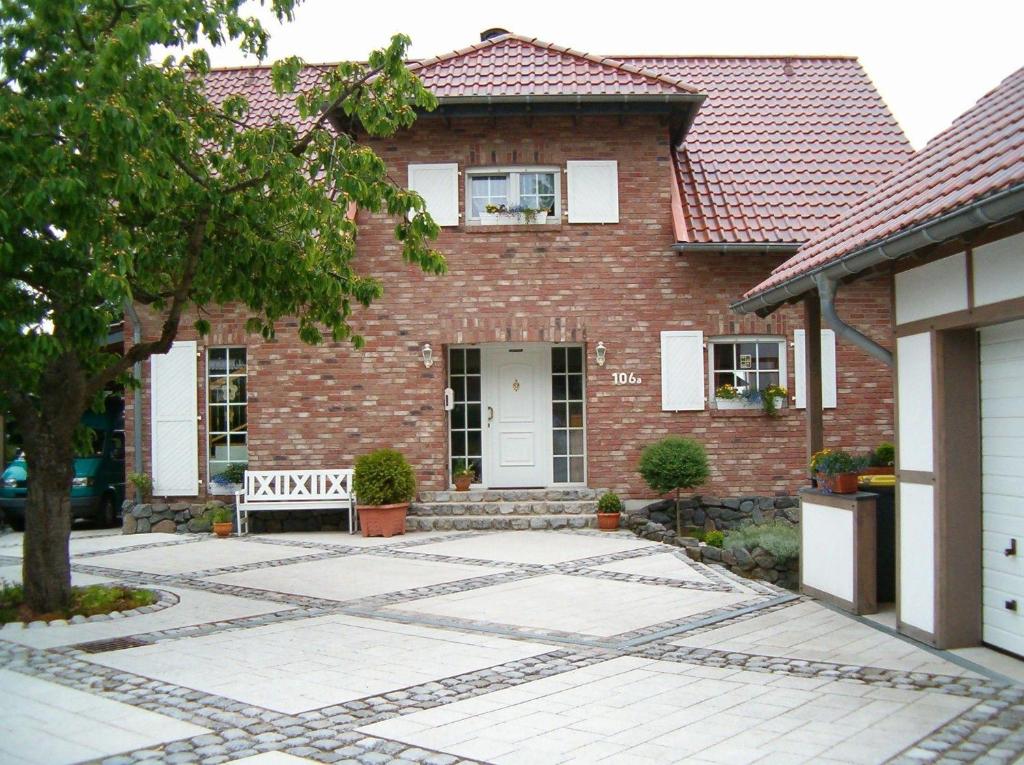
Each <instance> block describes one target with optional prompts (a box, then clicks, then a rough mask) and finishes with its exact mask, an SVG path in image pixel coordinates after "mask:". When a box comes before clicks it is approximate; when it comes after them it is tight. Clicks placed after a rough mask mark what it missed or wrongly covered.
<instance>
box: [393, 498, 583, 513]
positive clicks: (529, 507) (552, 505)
mask: <svg viewBox="0 0 1024 765" xmlns="http://www.w3.org/2000/svg"><path fill="white" fill-rule="evenodd" d="M596 512H597V502H596V501H595V500H592V499H584V500H573V501H564V500H563V501H557V502H413V503H412V504H411V505H409V515H415V516H419V517H428V516H448V515H473V516H478V515H498V516H502V515H593V514H594V513H596Z"/></svg>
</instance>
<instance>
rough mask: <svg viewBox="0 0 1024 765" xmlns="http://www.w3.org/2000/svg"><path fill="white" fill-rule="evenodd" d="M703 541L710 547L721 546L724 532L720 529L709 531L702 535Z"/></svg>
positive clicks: (723, 541) (723, 540)
mask: <svg viewBox="0 0 1024 765" xmlns="http://www.w3.org/2000/svg"><path fill="white" fill-rule="evenodd" d="M704 542H705V544H709V545H711V546H712V547H721V546H722V545H723V544H724V543H725V534H723V533H722V532H721V531H709V532H708V533H707V534H705V535H704Z"/></svg>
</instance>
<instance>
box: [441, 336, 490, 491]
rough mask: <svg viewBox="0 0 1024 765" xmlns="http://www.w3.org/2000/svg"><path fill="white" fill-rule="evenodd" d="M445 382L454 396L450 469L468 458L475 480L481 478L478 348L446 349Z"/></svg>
mask: <svg viewBox="0 0 1024 765" xmlns="http://www.w3.org/2000/svg"><path fill="white" fill-rule="evenodd" d="M448 386H449V387H450V388H451V389H452V392H453V393H454V397H455V401H456V404H455V407H454V408H453V409H452V410H451V412H449V416H448V428H449V441H450V444H451V453H450V456H451V465H452V470H453V471H454V469H455V468H456V467H461V460H462V459H463V458H465V459H468V460H469V461H470V462H471V464H473V465H474V466H475V469H476V482H477V483H479V482H480V481H482V480H483V478H482V476H483V473H482V470H481V467H482V464H481V463H482V460H481V457H482V455H483V434H482V433H481V431H480V418H481V411H480V410H481V404H480V349H479V348H449V349H448Z"/></svg>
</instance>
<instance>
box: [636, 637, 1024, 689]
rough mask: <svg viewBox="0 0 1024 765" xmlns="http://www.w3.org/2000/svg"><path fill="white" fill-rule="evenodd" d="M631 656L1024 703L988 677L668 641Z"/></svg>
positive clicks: (1003, 684)
mask: <svg viewBox="0 0 1024 765" xmlns="http://www.w3.org/2000/svg"><path fill="white" fill-rule="evenodd" d="M634 655H638V656H643V657H645V658H648V659H656V660H657V661H671V662H676V663H679V664H699V665H701V666H705V667H719V668H722V669H742V670H748V671H752V672H771V673H772V674H779V675H792V676H794V677H809V678H818V679H824V680H857V681H859V682H862V683H867V684H868V685H874V686H879V687H882V688H898V689H900V690H907V691H933V692H938V693H946V694H949V695H951V696H965V697H968V698H974V699H980V700H989V699H999V700H1002V701H1006V702H1008V703H1010V704H1021V703H1022V702H1024V686H1022V685H1010V684H1007V683H1003V682H1000V681H996V680H990V679H988V678H973V677H953V676H952V675H935V674H930V673H927V672H904V671H902V670H896V669H884V668H881V667H870V666H861V665H856V664H836V663H834V662H824V661H810V660H807V659H792V658H789V657H786V656H763V655H760V654H751V653H739V652H734V651H719V650H715V649H713V648H692V647H687V646H673V645H671V644H665V643H662V644H660V645H659V644H650V645H648V646H645V647H643V648H641V649H640V650H638V651H636V652H635V653H634Z"/></svg>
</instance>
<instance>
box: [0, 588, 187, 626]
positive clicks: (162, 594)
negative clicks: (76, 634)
mask: <svg viewBox="0 0 1024 765" xmlns="http://www.w3.org/2000/svg"><path fill="white" fill-rule="evenodd" d="M135 589H140V590H149V591H150V592H152V593H153V594H154V595H156V597H157V600H156V603H152V604H150V605H148V606H139V607H138V608H132V609H129V610H127V611H111V612H110V613H109V614H93V615H92V616H83V615H82V614H76V615H75V616H72V617H71V618H70V619H52V620H51V621H48V622H46V621H42V620H40V621H35V622H7V624H0V632H3V631H5V630H16V629H26V630H31V629H38V628H39V627H67V626H68V625H71V624H92V623H94V622H110V621H115V620H118V619H126V618H128V617H130V616H142V615H143V614H152V613H156V612H157V611H163V610H164V609H165V608H170V607H171V606H176V605H178V603H179V602H180V601H181V598H179V597H178V596H177V595H175V594H174V593H173V592H168V591H167V590H158V589H155V588H153V587H137V588H135Z"/></svg>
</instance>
